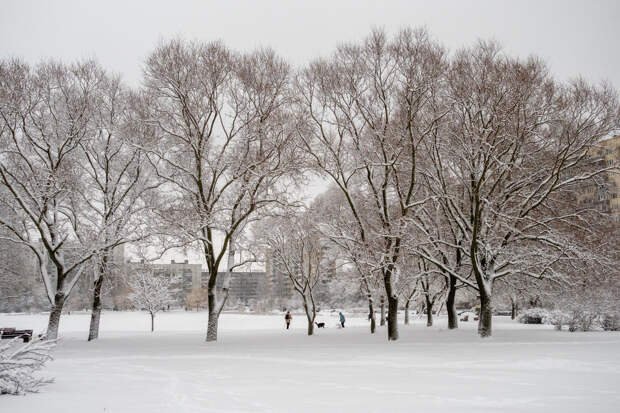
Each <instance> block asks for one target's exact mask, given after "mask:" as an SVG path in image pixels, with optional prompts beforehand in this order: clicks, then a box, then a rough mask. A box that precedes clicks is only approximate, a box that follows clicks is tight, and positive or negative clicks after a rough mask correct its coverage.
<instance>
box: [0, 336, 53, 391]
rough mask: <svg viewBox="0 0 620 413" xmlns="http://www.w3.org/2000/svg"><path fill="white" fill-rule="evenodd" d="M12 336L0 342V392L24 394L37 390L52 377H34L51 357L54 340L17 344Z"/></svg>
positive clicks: (38, 340)
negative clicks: (11, 338)
mask: <svg viewBox="0 0 620 413" xmlns="http://www.w3.org/2000/svg"><path fill="white" fill-rule="evenodd" d="M18 340H21V338H19V337H18V338H14V339H13V340H8V341H6V342H4V343H2V344H0V394H25V393H28V392H37V391H38V390H39V388H40V387H41V386H43V385H45V384H48V383H51V382H52V381H53V379H50V378H39V377H35V373H36V372H37V371H38V370H40V369H41V368H42V367H43V365H44V364H45V362H47V361H48V360H51V359H52V356H51V354H50V353H51V350H52V349H53V348H54V346H55V345H56V341H55V340H47V341H43V340H40V339H34V340H33V341H31V342H29V343H26V344H23V345H19V344H18Z"/></svg>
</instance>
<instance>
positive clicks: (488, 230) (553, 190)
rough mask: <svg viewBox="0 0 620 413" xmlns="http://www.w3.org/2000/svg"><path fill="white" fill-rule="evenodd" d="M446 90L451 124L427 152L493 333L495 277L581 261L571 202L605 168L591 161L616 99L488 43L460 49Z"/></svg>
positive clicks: (611, 122)
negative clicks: (566, 205) (568, 229)
mask: <svg viewBox="0 0 620 413" xmlns="http://www.w3.org/2000/svg"><path fill="white" fill-rule="evenodd" d="M446 96H447V99H448V102H447V106H449V107H450V108H451V110H450V115H449V122H446V123H444V124H443V126H445V129H443V130H441V131H438V135H441V136H440V139H439V140H438V142H439V143H438V145H439V146H438V147H437V148H435V150H433V151H432V152H431V154H430V155H431V156H432V157H433V158H434V159H433V162H434V164H435V165H436V166H440V167H438V168H436V170H437V174H436V176H437V182H438V183H439V185H438V187H440V188H442V191H443V194H442V198H443V201H444V202H445V206H446V213H447V214H448V215H449V217H450V220H452V221H453V222H454V223H456V225H458V227H459V228H460V231H461V235H462V236H463V243H462V251H463V253H464V254H466V255H467V259H468V260H469V262H470V263H471V266H472V271H473V275H474V277H475V280H476V284H477V287H478V288H477V289H478V291H479V293H480V304H481V314H480V321H479V326H478V333H479V335H480V336H481V337H487V336H490V335H491V332H492V324H491V320H492V309H493V286H494V283H495V281H497V280H498V279H501V278H505V277H509V276H514V275H525V276H531V277H535V278H542V277H561V276H562V272H561V271H558V268H559V266H561V265H562V263H563V262H566V261H567V260H583V259H584V256H581V255H580V253H579V250H578V248H576V244H574V243H573V241H572V240H571V237H570V236H567V233H566V232H565V231H562V230H561V228H562V227H573V228H577V227H579V226H583V225H584V222H585V221H584V219H583V218H584V217H583V216H582V215H581V214H580V213H579V212H566V208H564V202H565V201H566V199H567V198H566V196H567V194H569V193H570V192H571V191H574V190H575V185H576V184H578V183H579V182H581V181H584V180H587V179H590V178H592V177H593V176H596V175H597V174H599V173H601V171H602V170H603V169H600V168H599V169H596V170H591V169H587V168H586V169H584V166H585V164H586V163H587V158H588V152H589V149H590V148H591V147H592V145H594V144H596V142H597V141H598V140H599V139H601V138H602V137H603V136H605V135H607V134H608V133H609V131H610V130H611V129H612V128H614V127H616V124H617V121H618V103H617V96H616V92H615V91H614V90H613V89H611V88H610V87H607V86H602V87H594V86H591V85H589V84H587V83H585V82H584V81H582V80H577V81H574V82H571V83H570V84H567V85H562V84H558V83H557V82H554V81H553V79H551V78H550V76H549V74H548V72H547V70H546V68H545V66H544V65H543V64H542V63H541V62H540V61H538V60H536V59H534V58H529V59H527V60H518V59H513V58H510V57H507V56H505V55H504V54H502V53H501V51H500V49H499V47H498V46H497V45H496V44H494V43H487V42H480V43H479V44H478V45H477V46H475V47H473V48H471V49H467V50H463V51H460V52H459V53H457V54H456V56H455V57H454V59H453V62H452V66H451V68H450V70H449V72H448V76H447V90H446ZM463 199H464V200H465V202H463Z"/></svg>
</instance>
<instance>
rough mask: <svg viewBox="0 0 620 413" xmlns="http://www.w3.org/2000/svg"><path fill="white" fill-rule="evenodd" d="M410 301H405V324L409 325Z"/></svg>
mask: <svg viewBox="0 0 620 413" xmlns="http://www.w3.org/2000/svg"><path fill="white" fill-rule="evenodd" d="M409 301H410V300H407V302H406V303H405V325H409Z"/></svg>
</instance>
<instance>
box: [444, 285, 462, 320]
mask: <svg viewBox="0 0 620 413" xmlns="http://www.w3.org/2000/svg"><path fill="white" fill-rule="evenodd" d="M446 311H448V329H450V330H453V329H455V328H459V318H458V315H457V314H456V277H455V276H453V275H450V276H449V284H448V297H447V298H446Z"/></svg>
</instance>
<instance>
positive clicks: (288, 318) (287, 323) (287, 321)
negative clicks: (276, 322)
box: [284, 311, 293, 330]
mask: <svg viewBox="0 0 620 413" xmlns="http://www.w3.org/2000/svg"><path fill="white" fill-rule="evenodd" d="M292 319H293V316H292V315H291V312H290V311H287V312H286V315H285V316H284V321H286V329H287V330H288V327H289V326H290V325H291V320H292Z"/></svg>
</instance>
